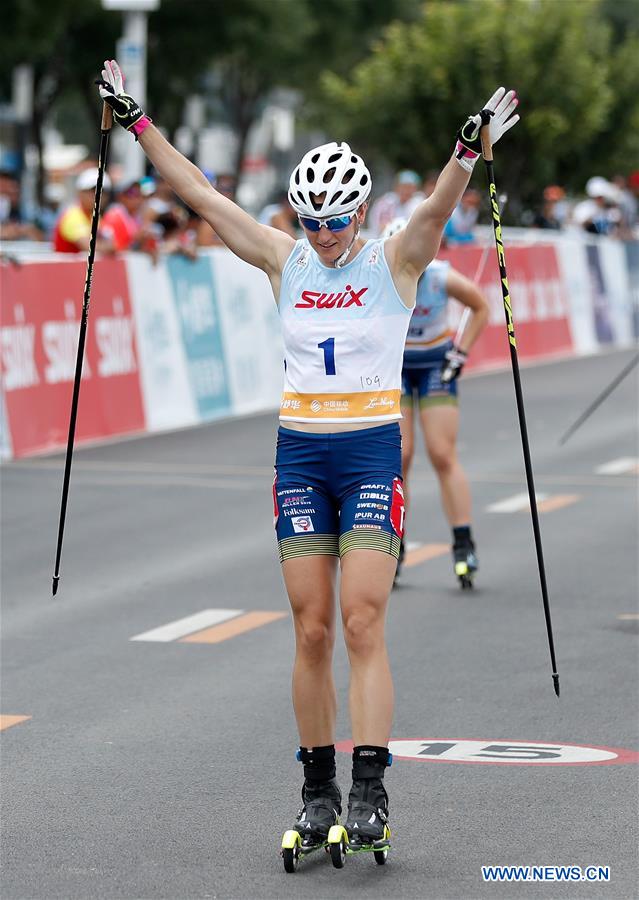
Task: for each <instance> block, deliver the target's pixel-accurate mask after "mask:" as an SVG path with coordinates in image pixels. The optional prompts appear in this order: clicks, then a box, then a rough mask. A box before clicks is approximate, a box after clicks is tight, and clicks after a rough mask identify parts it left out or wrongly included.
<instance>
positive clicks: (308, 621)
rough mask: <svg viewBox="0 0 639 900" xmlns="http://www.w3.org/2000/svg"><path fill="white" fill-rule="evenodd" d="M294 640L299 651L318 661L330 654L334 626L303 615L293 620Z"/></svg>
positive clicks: (333, 637) (333, 640) (333, 641)
mask: <svg viewBox="0 0 639 900" xmlns="http://www.w3.org/2000/svg"><path fill="white" fill-rule="evenodd" d="M295 641H296V647H297V650H298V652H299V653H301V654H302V655H303V656H304V657H306V658H307V659H312V660H313V661H316V662H318V661H320V660H323V659H325V658H327V657H331V656H332V653H333V644H334V643H335V628H334V626H333V625H332V624H331V623H328V622H325V621H323V620H322V619H315V618H310V617H303V618H302V619H298V620H297V621H296V622H295Z"/></svg>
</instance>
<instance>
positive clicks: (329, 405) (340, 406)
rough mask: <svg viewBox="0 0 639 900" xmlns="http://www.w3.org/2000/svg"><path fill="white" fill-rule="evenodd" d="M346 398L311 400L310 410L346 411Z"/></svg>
mask: <svg viewBox="0 0 639 900" xmlns="http://www.w3.org/2000/svg"><path fill="white" fill-rule="evenodd" d="M348 406H349V404H348V400H324V401H322V400H311V412H315V413H316V412H320V411H321V410H322V409H326V410H328V411H330V412H346V411H348Z"/></svg>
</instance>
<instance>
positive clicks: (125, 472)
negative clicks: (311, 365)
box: [0, 351, 639, 900]
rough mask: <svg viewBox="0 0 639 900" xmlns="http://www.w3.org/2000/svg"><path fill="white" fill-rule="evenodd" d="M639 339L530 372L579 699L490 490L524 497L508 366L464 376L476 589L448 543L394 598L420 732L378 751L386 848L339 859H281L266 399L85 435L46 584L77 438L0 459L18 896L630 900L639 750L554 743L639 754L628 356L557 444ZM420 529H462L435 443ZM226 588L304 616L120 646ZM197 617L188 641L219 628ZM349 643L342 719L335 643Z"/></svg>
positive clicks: (547, 527) (343, 725) (278, 649)
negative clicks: (451, 518) (177, 420)
mask: <svg viewBox="0 0 639 900" xmlns="http://www.w3.org/2000/svg"><path fill="white" fill-rule="evenodd" d="M630 358H631V352H630V351H628V352H623V353H613V354H609V355H602V356H597V357H592V358H585V359H580V360H573V361H567V362H556V363H552V364H548V365H542V366H537V367H531V368H526V369H524V370H523V382H524V396H525V400H526V408H527V414H528V420H529V430H530V439H531V446H532V454H533V465H534V471H535V475H536V480H537V492H538V494H540V495H544V496H543V497H540V502H542V501H543V502H544V503H545V504H546V505H547V507H548V508H547V511H545V512H542V513H541V514H540V517H541V529H542V537H543V546H544V553H545V558H546V567H547V573H548V584H549V591H550V601H551V607H552V615H553V625H554V632H555V643H556V650H557V659H558V663H559V672H560V675H561V689H562V692H561V698H560V699H557V698H556V697H555V695H554V693H553V689H552V681H551V675H550V662H549V654H548V646H547V638H546V632H545V625H544V620H543V609H542V602H541V596H540V589H539V580H538V574H537V564H536V558H535V552H534V545H533V540H532V530H531V523H530V514H529V512H526V511H525V510H524V511H521V510H520V511H514V512H495V511H490V510H489V507H490V506H492V505H493V504H496V503H499V502H501V501H505V500H508V499H509V498H512V497H513V496H514V495H518V494H521V493H522V492H525V480H524V474H523V465H522V454H521V445H520V441H519V434H518V426H517V421H516V413H515V404H514V394H513V387H512V379H511V376H510V373H508V372H506V373H499V374H492V375H485V376H480V377H475V378H470V377H469V378H467V379H466V380H465V381H464V383H463V392H462V410H463V427H462V434H461V456H462V460H463V462H464V464H465V466H466V468H467V471H468V474H469V476H470V479H471V482H472V490H473V497H474V507H475V515H474V519H475V531H476V535H477V539H478V546H479V554H480V561H481V570H480V573H479V575H478V577H477V586H476V589H475V590H474V591H473V592H462V591H460V590H459V588H458V587H457V585H456V584H455V582H454V578H453V575H452V572H451V561H450V557H449V555H448V552H445V553H443V554H440V555H434V556H433V558H431V559H428V560H426V561H423V562H421V563H418V564H415V565H412V566H410V567H408V568H407V569H406V570H405V576H404V579H403V583H402V586H401V587H400V588H399V589H398V590H396V591H395V592H394V594H393V597H392V600H391V605H390V612H389V617H388V641H389V647H390V654H391V662H392V666H393V672H394V677H395V684H396V694H397V709H396V717H395V723H394V730H393V737H394V740H400V739H405V740H408V739H414V740H417V741H418V743H417V745H416V746H417V751H418V752H419V751H420V750H421V751H425V753H423V752H422V755H421V757H420V758H418V759H396V760H395V763H394V765H393V767H392V768H391V769H390V770H389V771H388V773H387V779H386V781H387V786H388V790H389V794H390V798H391V822H392V826H393V831H394V842H393V848H392V850H391V852H390V854H389V860H388V864H387V865H386V866H385V867H384V868H382V867H378V866H376V865H375V863H374V862H373V860H372V858H370V857H355V858H349V859H348V860H347V864H346V867H345V868H344V869H343V870H341V871H337V870H335V869H333V868H332V866H331V865H330V862H329V860H328V859H327V858H326V857H324V855H323V854H318V855H316V856H314V857H312V858H310V859H308V860H306V861H305V862H304V863H303V865H302V866H301V867H300V869H299V870H298V872H297V873H296V874H295V875H286V874H285V873H284V871H283V867H282V862H281V859H280V858H279V855H278V850H279V843H280V839H281V834H282V832H283V831H284V829H285V828H287V827H289V826H290V825H291V824H292V822H293V820H294V816H295V813H296V811H297V808H298V805H299V788H300V784H301V767H300V766H299V764H298V763H296V761H295V758H294V753H295V749H296V732H295V725H294V719H293V715H292V711H291V704H290V696H289V695H290V669H291V662H292V658H293V636H292V628H291V623H290V618H289V617H288V614H287V601H286V596H285V593H284V590H283V585H282V580H281V575H280V571H279V566H278V563H277V559H276V554H275V544H274V538H273V534H272V529H271V521H272V511H271V499H270V483H271V478H272V462H273V452H274V451H273V447H274V436H275V431H276V421H275V418H274V416H272V415H266V416H258V417H252V418H247V419H244V420H236V421H229V422H218V423H215V424H212V425H210V426H207V427H201V428H197V429H193V430H186V431H181V432H176V433H171V434H165V435H158V436H155V437H145V438H142V439H137V440H130V441H123V442H119V443H114V444H111V445H105V446H100V447H94V448H86V449H81V450H78V451H77V452H76V456H75V461H74V469H73V477H72V488H71V495H70V502H69V509H68V518H67V529H66V536H65V544H64V553H63V563H62V578H61V581H60V589H59V592H58V595H57V597H56V599H55V600H54V599H52V597H51V576H52V572H53V560H54V552H55V536H56V530H57V517H58V510H59V502H60V489H61V484H62V470H63V457H62V456H60V455H57V456H51V457H46V458H40V459H35V460H30V461H24V462H16V463H11V464H7V465H5V466H3V468H2V553H3V559H2V594H3V621H2V625H3V652H2V709H1V712H2V713H3V714H4V715H5V716H24V717H29V718H25V719H24V720H23V721H17V722H16V724H13V725H12V727H9V728H7V729H6V730H4V731H3V733H2V744H3V749H2V830H3V838H2V854H3V859H2V862H3V866H2V876H1V879H2V880H1V891H0V892H1V894H2V897H3V898H4V900H9V898H37V900H48V898H206V897H220V898H287V897H309V898H314V900H315V898H323V897H326V898H329V897H330V898H334V897H349V898H350V897H353V898H356V897H361V898H364V897H365V898H367V900H370V898H382V897H384V898H387V897H393V898H394V897H397V898H403V897H406V898H422V897H429V898H440V897H441V898H475V897H479V898H483V897H517V898H519V897H537V896H544V897H553V898H555V897H571V898H575V897H606V898H607V897H614V898H629V897H633V896H636V895H637V884H638V883H639V867H638V852H637V846H638V840H637V766H636V764H633V763H632V762H624V761H623V760H624V755H623V753H622V754H621V756H617V757H613V758H612V759H610V758H609V759H607V760H606V762H610V763H611V764H600V763H598V764H588V763H581V764H574V765H565V764H563V763H562V762H561V759H567V758H568V757H564V756H563V755H562V754H564V752H569V751H563V750H562V749H561V745H564V744H571V745H583V746H586V747H590V748H593V747H594V748H601V747H611V748H622V749H623V750H625V751H635V760H636V758H637V756H636V751H638V750H639V727H638V712H637V711H638V709H639V704H638V690H637V686H638V678H637V674H638V672H637V633H638V627H639V619H637V605H636V604H637V588H638V582H639V579H638V571H637V537H638V534H637V491H636V464H635V474H633V472H632V462H631V461H630V462H628V460H632V459H633V458H634V459H635V460H636V458H637V457H639V452H638V448H637V408H638V407H637V400H638V382H637V370H635V372H634V373H633V375H632V376H629V377H628V378H627V379H626V380H625V381H624V383H623V384H622V385H621V386H620V387H619V388H617V390H616V391H615V392H614V393H613V394H612V395H611V396H610V397H609V398H608V400H606V402H605V403H604V404H603V405H602V406H601V407H600V409H599V410H598V411H597V412H596V413H595V414H594V415H593V416H592V418H591V419H590V420H589V421H588V422H587V423H586V424H585V425H584V426H583V427H582V428H581V429H580V431H579V432H578V433H577V434H576V435H574V436H573V437H572V438H571V440H570V441H569V442H568V443H567V444H566V446H565V447H562V448H560V447H558V445H557V440H558V438H559V436H560V435H561V434H562V432H563V431H564V430H565V429H566V428H567V427H568V425H569V424H570V423H571V422H572V421H573V419H575V418H576V417H577V416H578V415H579V413H581V412H582V410H584V409H585V408H586V407H587V405H588V404H589V403H590V402H591V401H592V400H593V399H594V397H595V396H596V395H597V394H598V392H599V391H600V390H602V389H603V388H604V387H605V386H606V384H608V383H609V382H610V381H612V379H613V378H614V376H615V375H616V374H617V373H618V372H619V371H620V370H621V369H622V368H623V366H624V365H625V364H626V362H627V361H628V360H629V359H630ZM619 460H621V462H619ZM624 460H625V461H626V462H624ZM610 464H612V466H610ZM606 465H607V466H609V468H608V469H607V470H604V472H603V473H602V472H599V471H597V470H598V469H599V467H601V466H606ZM507 505H508V504H507ZM510 505H516V503H515V501H513V502H512V504H510ZM409 539H410V540H411V541H412V542H414V544H416V545H419V546H418V547H417V548H416V549H415V550H414V551H413V555H412V559H413V561H416V560H418V559H419V558H420V554H421V555H428V551H424V550H423V547H424V545H438V544H444V543H446V542H447V540H448V531H447V528H446V525H445V522H444V519H443V515H442V513H441V509H440V506H439V500H438V492H437V485H436V482H435V480H434V478H433V476H432V473H431V471H430V469H429V467H428V464H427V463H426V461H425V459H424V457H423V454H422V456H421V458H420V460H419V462H418V464H417V468H416V470H415V477H414V480H413V510H412V514H411V519H410V521H409ZM440 549H441V548H440ZM433 552H434V553H435V554H436V553H437V552H438V551H437V548H435V550H434V551H433ZM211 609H212V610H224V609H231V610H242V611H244V612H245V613H247V614H248V613H255V612H270V613H282V614H285V615H282V616H280V617H279V618H276V617H273V620H272V621H268V622H266V623H262V624H261V625H260V626H259V627H253V628H249V625H250V624H251V623H252V624H256V621H257V620H256V618H255V616H245V617H244V618H242V619H241V622H242V623H246V628H247V630H245V631H243V632H242V633H239V634H236V635H235V636H232V635H226V639H225V640H220V641H219V642H216V643H211V642H203V643H200V642H194V641H192V640H180V639H179V637H177V636H175V635H177V634H178V632H179V629H177V631H176V632H175V634H174V637H173V639H172V640H135V641H134V640H131V638H132V637H137V636H140V635H144V634H147V633H148V632H149V631H152V630H154V629H156V628H159V627H161V626H165V625H168V624H169V623H174V622H176V620H181V619H183V618H184V617H187V616H191V615H193V614H196V613H199V612H201V611H202V610H211ZM198 621H199V622H200V626H198V628H197V629H194V628H193V626H191V630H190V631H188V628H187V632H188V634H192V633H193V631H194V630H195V631H197V632H198V634H199V635H200V637H201V636H202V635H204V636H206V635H207V634H209V639H211V636H213V637H214V636H215V635H216V634H217V635H218V636H219V635H221V634H222V632H219V631H218V632H215V631H211V632H208V631H204V632H203V631H202V630H201V625H202V621H203V620H202V621H200V620H198ZM230 621H231V622H235V623H237V622H239V621H240V619H239V618H238V617H237V616H236V618H235V619H233V620H230ZM219 628H224V626H219ZM335 665H336V676H337V681H338V692H339V699H340V704H341V710H340V717H339V722H338V739H339V740H348V738H349V726H348V720H347V715H346V684H347V667H346V660H345V653H344V649H343V644H342V642H341V639H340V641H339V645H338V649H337V653H336V660H335ZM10 721H14V720H8V719H4V720H3V724H8V723H9V722H10ZM419 739H421V743H419ZM429 740H430V743H429ZM462 740H476V741H480V742H482V743H483V745H484V749H483V750H478V746H479V745H477V746H475V747H474V750H473V748H471V750H468V753H471V751H472V752H475V753H477V752H479V753H480V755H479V757H478V756H476V755H475V756H474V757H473V756H472V753H471V758H472V760H473V763H472V764H465V763H463V762H458V763H455V762H454V761H451V760H450V756H451V753H452V754H453V755H454V754H455V752H456V751H458V750H460V747H461V745H460V744H459V742H460V741H462ZM433 741H436V742H437V743H438V745H439V746H438V747H433V746H432V742H433ZM502 741H503V742H513V741H522V742H540V743H542V744H543V745H544V746H547V747H550V748H558V747H559V749H558V750H555V751H552V752H551V751H548V752H551V755H554V757H558V758H559V760H560V761H559V763H557V762H552V763H544V764H539V763H538V764H534V763H532V762H528V763H527V764H521V765H513V764H512V763H508V762H505V761H504V757H506V759H507V758H508V756H509V755H510V756H511V758H512V756H513V755H514V756H515V757H517V755H518V753H519V756H520V757H521V756H522V751H513V750H511V751H508V750H506V749H504V747H503V746H497V749H496V750H495V749H493V751H487V750H486V746H487V745H489V744H493V745H495V742H502ZM444 745H445V748H444V749H442V746H444ZM487 752H492V753H493V757H492V758H491V762H490V763H487V762H486V758H487V757H486V756H485V754H486V753H487ZM582 752H583V753H585V754H586V756H588V753H589V752H590V751H582ZM614 752H618V751H614ZM438 753H439V754H440V756H439V758H438V756H437V754H438ZM482 754H483V756H482ZM535 756H538V754H536V753H535V751H534V750H530V749H529V750H528V751H527V752H525V751H524V752H523V758H524V760H526V759H528V760H529V759H530V758H531V757H533V758H534V757H535ZM595 756H597V754H596V753H595ZM604 756H605V753H604ZM338 757H339V759H338V771H339V773H340V775H341V780H342V783H343V787H344V789H345V790H346V791H347V790H348V774H349V757H348V755H347V754H346V753H340V754H338ZM628 758H629V757H628ZM478 760H483V761H478ZM520 761H521V759H520ZM482 865H531V866H532V865H538V866H539V865H543V866H560V865H563V866H582V867H585V866H587V865H601V866H608V867H609V869H610V881H609V882H607V883H593V884H590V883H588V882H583V881H579V882H578V883H575V882H561V883H560V882H557V883H555V884H552V885H550V884H548V883H536V882H530V881H529V882H526V883H519V884H513V883H509V884H495V883H485V882H484V881H483V880H482V874H481V866H482Z"/></svg>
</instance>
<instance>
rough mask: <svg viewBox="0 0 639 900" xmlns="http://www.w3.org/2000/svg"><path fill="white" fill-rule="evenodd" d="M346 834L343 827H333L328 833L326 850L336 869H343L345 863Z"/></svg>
mask: <svg viewBox="0 0 639 900" xmlns="http://www.w3.org/2000/svg"><path fill="white" fill-rule="evenodd" d="M347 847H348V832H347V831H346V829H345V828H344V826H343V825H333V827H332V828H331V830H330V831H329V833H328V849H329V853H330V854H331V862H332V863H333V865H334V866H335V868H336V869H343V868H344V863H345V862H346V852H347Z"/></svg>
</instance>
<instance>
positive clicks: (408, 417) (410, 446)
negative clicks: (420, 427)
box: [399, 397, 415, 512]
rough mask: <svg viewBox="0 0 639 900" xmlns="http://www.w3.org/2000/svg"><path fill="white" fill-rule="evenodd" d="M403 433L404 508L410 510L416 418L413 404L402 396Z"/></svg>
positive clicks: (401, 422) (401, 420)
mask: <svg viewBox="0 0 639 900" xmlns="http://www.w3.org/2000/svg"><path fill="white" fill-rule="evenodd" d="M399 428H400V431H401V433H402V478H403V479H404V509H405V510H406V512H408V498H409V494H408V473H409V472H410V467H411V464H412V462H413V455H414V453H415V420H414V414H413V404H412V403H411V402H410V401H409V402H406V401H405V399H404V397H402V418H401V419H400V420H399Z"/></svg>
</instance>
